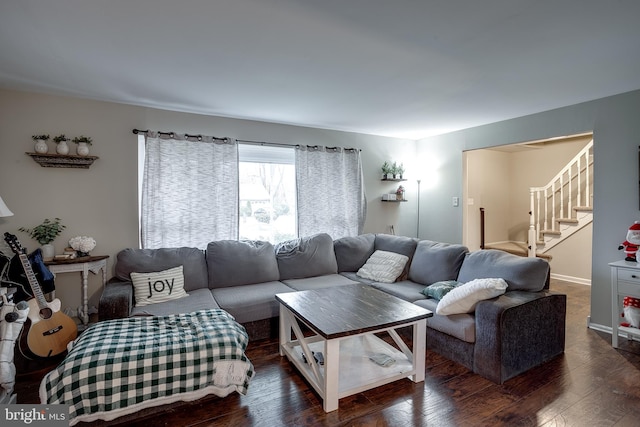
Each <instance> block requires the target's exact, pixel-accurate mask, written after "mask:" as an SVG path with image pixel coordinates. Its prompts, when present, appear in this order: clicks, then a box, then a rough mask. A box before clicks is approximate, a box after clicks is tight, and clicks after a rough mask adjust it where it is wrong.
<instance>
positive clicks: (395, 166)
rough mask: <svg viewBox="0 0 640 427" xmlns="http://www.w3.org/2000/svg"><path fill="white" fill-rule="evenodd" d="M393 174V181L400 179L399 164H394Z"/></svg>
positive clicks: (392, 166)
mask: <svg viewBox="0 0 640 427" xmlns="http://www.w3.org/2000/svg"><path fill="white" fill-rule="evenodd" d="M391 173H392V174H393V179H396V178H397V177H398V162H393V164H392V165H391Z"/></svg>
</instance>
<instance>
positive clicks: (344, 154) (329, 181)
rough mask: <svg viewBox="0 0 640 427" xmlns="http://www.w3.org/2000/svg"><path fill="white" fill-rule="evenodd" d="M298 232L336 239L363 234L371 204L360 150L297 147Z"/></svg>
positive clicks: (304, 234)
mask: <svg viewBox="0 0 640 427" xmlns="http://www.w3.org/2000/svg"><path fill="white" fill-rule="evenodd" d="M296 181H297V188H298V233H299V235H300V236H301V237H304V236H309V235H312V234H316V233H328V234H329V235H330V236H331V237H333V238H334V239H337V238H340V237H344V236H355V235H358V234H361V233H362V228H363V226H364V220H365V216H366V209H367V203H366V198H365V193H364V185H363V183H362V161H361V159H360V151H359V150H354V149H342V148H327V147H315V146H314V147H308V146H299V147H298V149H297V150H296Z"/></svg>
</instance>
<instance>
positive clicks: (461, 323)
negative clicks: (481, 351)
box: [414, 298, 476, 344]
mask: <svg viewBox="0 0 640 427" xmlns="http://www.w3.org/2000/svg"><path fill="white" fill-rule="evenodd" d="M414 304H416V305H418V306H420V307H422V308H426V309H427V310H431V311H432V312H433V313H435V312H436V306H437V305H438V301H437V300H435V299H431V298H430V299H423V300H419V301H415V302H414ZM427 327H428V328H431V329H435V330H436V331H439V332H442V333H444V334H447V335H451V336H452V337H455V338H458V339H459V340H462V341H464V342H468V343H472V344H473V343H475V342H476V319H475V316H474V315H473V314H467V313H464V314H452V315H450V316H442V315H440V314H434V315H433V316H432V317H429V318H428V319H427Z"/></svg>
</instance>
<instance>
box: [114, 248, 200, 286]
mask: <svg viewBox="0 0 640 427" xmlns="http://www.w3.org/2000/svg"><path fill="white" fill-rule="evenodd" d="M179 266H182V267H183V268H182V270H183V272H184V290H185V291H187V292H188V291H190V290H193V289H201V288H206V287H207V264H206V261H205V258H204V252H203V251H202V250H201V249H198V248H187V247H182V248H160V249H134V248H128V249H123V250H122V251H120V252H119V253H118V255H117V256H116V266H115V275H116V277H117V278H118V279H120V280H122V281H129V280H131V273H155V272H159V271H164V270H168V269H170V268H174V267H179Z"/></svg>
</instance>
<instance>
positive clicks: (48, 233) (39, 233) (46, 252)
mask: <svg viewBox="0 0 640 427" xmlns="http://www.w3.org/2000/svg"><path fill="white" fill-rule="evenodd" d="M60 221H61V220H60V218H54V220H53V221H52V220H50V219H48V218H47V219H45V220H44V221H42V224H40V225H37V226H35V227H33V228H24V227H20V228H18V230H20V231H23V232H25V233H28V234H29V236H30V237H31V238H32V239H35V240H37V241H38V243H40V244H41V245H42V248H41V249H42V258H44V259H45V260H50V259H53V256H54V255H55V248H54V247H53V245H52V244H51V243H52V242H53V241H54V240H55V239H56V237H58V236H59V235H60V233H62V230H64V229H65V228H66V226H65V225H62V224H61V223H60Z"/></svg>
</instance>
